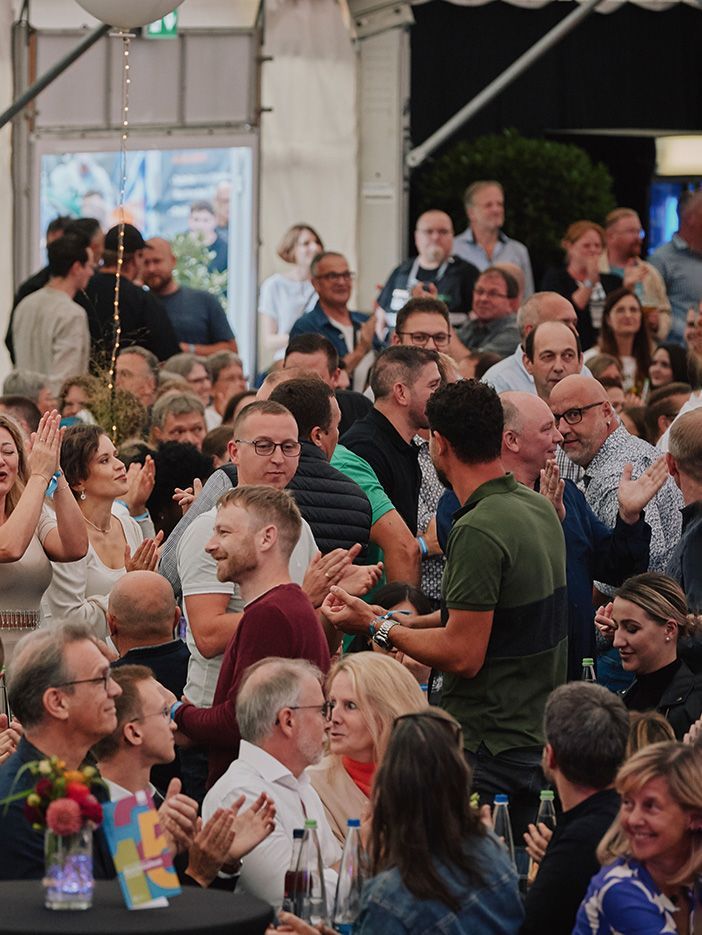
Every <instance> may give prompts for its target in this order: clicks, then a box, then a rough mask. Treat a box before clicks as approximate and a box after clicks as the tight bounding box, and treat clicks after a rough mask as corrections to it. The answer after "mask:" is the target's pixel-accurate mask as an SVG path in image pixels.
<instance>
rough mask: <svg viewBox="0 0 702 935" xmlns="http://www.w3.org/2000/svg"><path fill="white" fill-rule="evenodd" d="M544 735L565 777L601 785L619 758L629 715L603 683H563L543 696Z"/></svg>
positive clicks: (608, 782)
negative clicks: (544, 697)
mask: <svg viewBox="0 0 702 935" xmlns="http://www.w3.org/2000/svg"><path fill="white" fill-rule="evenodd" d="M544 735H545V737H546V743H548V744H550V745H551V747H552V749H553V755H554V757H555V759H556V763H557V764H558V769H559V770H560V771H561V772H562V773H563V775H564V776H565V778H566V779H568V780H569V781H570V782H573V783H576V784H577V785H580V786H589V787H590V788H593V789H606V788H607V786H610V785H611V784H612V783H613V782H614V777H615V776H616V774H617V770H618V769H619V767H620V766H621V765H622V763H623V762H624V757H625V755H626V743H627V739H628V736H629V714H628V712H627V710H626V708H625V706H624V702H623V701H622V699H621V698H620V697H619V695H615V694H613V693H612V692H610V691H608V690H607V689H606V688H604V686H602V685H592V684H589V683H588V682H569V683H568V684H567V685H561V686H559V687H558V688H556V689H555V691H552V692H551V694H550V695H549V697H548V701H547V702H546V709H545V711H544Z"/></svg>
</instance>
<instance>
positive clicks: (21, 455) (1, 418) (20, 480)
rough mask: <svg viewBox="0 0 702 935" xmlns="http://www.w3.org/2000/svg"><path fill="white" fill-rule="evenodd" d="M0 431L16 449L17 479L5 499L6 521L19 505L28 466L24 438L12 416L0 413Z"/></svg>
mask: <svg viewBox="0 0 702 935" xmlns="http://www.w3.org/2000/svg"><path fill="white" fill-rule="evenodd" d="M0 429H5V431H6V432H8V433H9V435H10V436H11V438H12V441H13V442H14V444H15V448H16V449H17V478H16V480H15V482H14V484H13V485H12V488H11V489H10V491H9V492H8V494H7V496H6V497H5V519H7V517H8V516H9V515H10V514H11V513H12V511H13V510H14V508H15V507H16V506H17V504H18V503H19V499H20V497H21V496H22V493H23V491H24V485H25V484H26V483H27V477H28V465H27V456H26V454H25V451H24V436H23V434H22V429H21V428H20V427H19V425H18V423H17V422H15V420H14V419H13V418H12V416H8V415H5V414H4V413H0Z"/></svg>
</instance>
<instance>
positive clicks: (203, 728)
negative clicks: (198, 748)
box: [174, 442, 329, 786]
mask: <svg viewBox="0 0 702 935" xmlns="http://www.w3.org/2000/svg"><path fill="white" fill-rule="evenodd" d="M268 444H272V443H271V442H268ZM283 444H284V445H285V444H288V443H287V442H283ZM301 527H302V517H301V516H300V511H299V510H298V508H297V506H296V505H295V501H294V500H293V498H292V496H291V495H290V494H289V493H287V491H283V490H276V489H275V488H274V487H271V486H268V487H264V486H262V485H261V486H252V487H237V488H236V489H234V490H230V491H229V492H228V493H226V494H225V495H224V496H223V497H222V498H221V500H220V501H219V505H218V508H217V518H216V522H215V528H214V534H213V536H212V538H211V539H210V541H209V542H208V543H207V551H208V552H209V554H210V555H211V556H212V558H214V559H215V561H216V562H217V577H218V579H219V580H220V581H223V582H224V581H231V582H234V581H235V582H237V584H238V585H239V590H240V594H241V600H242V602H243V605H244V612H243V614H242V616H241V618H240V620H239V623H238V626H237V627H236V628H235V631H234V633H233V635H232V637H231V639H230V640H229V642H228V643H227V646H226V649H225V651H224V654H223V659H222V666H221V669H220V673H219V678H218V680H217V687H216V689H215V693H214V698H213V700H212V706H211V707H197V706H196V705H194V704H192V703H191V701H190V700H187V699H186V700H185V701H184V702H178V703H176V705H175V706H174V717H175V721H176V723H177V725H178V727H179V729H180V730H181V731H182V732H183V733H184V734H185V735H186V736H187V737H189V738H191V739H192V740H194V741H195V742H196V743H199V744H201V745H203V746H205V747H207V749H208V752H209V757H208V759H209V776H208V786H211V785H212V783H213V782H216V780H217V779H219V777H220V776H221V775H222V774H223V773H224V772H225V770H226V769H227V767H228V766H229V764H230V763H231V761H232V760H233V759H234V758H235V757H236V756H237V753H238V750H239V740H240V734H239V727H238V724H237V720H236V716H235V712H234V702H235V700H236V696H237V692H238V690H239V683H240V682H241V678H242V675H243V673H244V671H245V670H246V669H247V668H248V667H249V666H250V665H252V664H253V663H254V662H258V661H259V660H260V659H262V658H265V657H266V656H271V655H275V656H282V657H285V658H288V659H307V660H308V661H309V662H311V663H313V664H314V665H316V666H318V667H319V668H320V669H322V671H324V672H326V671H327V669H328V668H329V646H328V644H327V639H326V636H325V634H324V630H323V629H322V625H321V623H320V621H319V619H318V617H317V615H316V614H315V611H314V607H313V606H312V604H311V603H310V600H309V598H308V597H307V596H306V595H305V593H304V592H303V591H302V589H301V588H300V586H299V585H297V584H294V583H293V581H292V579H291V576H290V557H291V555H292V552H293V549H294V548H295V545H296V543H297V541H298V540H299V538H300V530H301Z"/></svg>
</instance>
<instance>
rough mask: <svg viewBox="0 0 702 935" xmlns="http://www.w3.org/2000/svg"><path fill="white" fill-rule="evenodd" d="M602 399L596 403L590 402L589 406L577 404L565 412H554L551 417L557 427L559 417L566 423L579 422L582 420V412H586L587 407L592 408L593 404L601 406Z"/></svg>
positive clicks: (575, 423)
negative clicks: (576, 406) (577, 405)
mask: <svg viewBox="0 0 702 935" xmlns="http://www.w3.org/2000/svg"><path fill="white" fill-rule="evenodd" d="M602 403H603V400H600V401H599V402H598V403H590V405H589V406H579V407H578V408H574V409H566V411H565V412H554V413H553V418H554V421H555V423H556V427H558V423H559V422H560V421H561V419H565V421H566V422H567V423H568V425H577V424H578V423H579V422H582V421H583V413H584V412H587V410H588V409H594V408H595V406H601V405H602Z"/></svg>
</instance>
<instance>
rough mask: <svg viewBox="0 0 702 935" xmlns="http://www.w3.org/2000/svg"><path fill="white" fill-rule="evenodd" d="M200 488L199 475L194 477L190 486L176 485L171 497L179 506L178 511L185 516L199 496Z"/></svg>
mask: <svg viewBox="0 0 702 935" xmlns="http://www.w3.org/2000/svg"><path fill="white" fill-rule="evenodd" d="M201 490H202V481H201V480H200V478H199V477H196V478H195V480H194V481H193V486H192V487H185V488H182V487H176V488H175V493H174V494H173V499H174V500H175V502H176V503H177V504H178V506H179V507H180V512H181V513H182V514H183V516H185V514H186V513H187V512H188V510H189V509H190V507H191V506H192V505H193V503H194V502H195V501H196V500H197V498H198V497H199V496H200V492H201Z"/></svg>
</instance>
